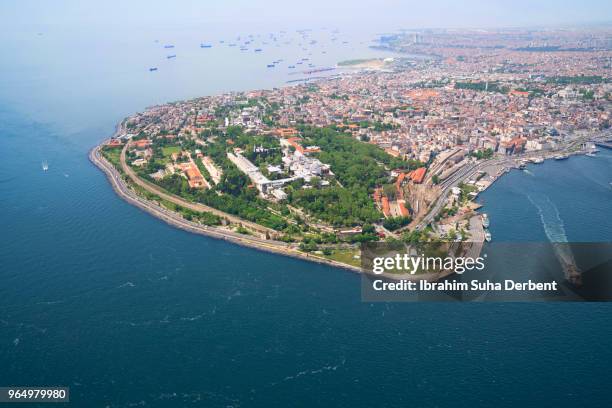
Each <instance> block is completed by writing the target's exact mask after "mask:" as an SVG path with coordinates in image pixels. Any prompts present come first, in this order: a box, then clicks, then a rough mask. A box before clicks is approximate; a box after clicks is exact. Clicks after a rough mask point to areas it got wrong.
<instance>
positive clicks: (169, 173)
mask: <svg viewBox="0 0 612 408" xmlns="http://www.w3.org/2000/svg"><path fill="white" fill-rule="evenodd" d="M611 38H612V37H611V36H610V31H609V30H606V29H601V30H597V29H595V30H590V31H586V30H541V31H537V30H532V31H525V30H522V31H521V30H514V31H499V32H489V31H483V30H480V31H472V30H463V31H446V30H444V31H443V30H440V31H435V30H425V31H419V32H416V31H415V32H403V33H401V34H394V35H387V36H382V37H381V38H380V40H379V43H378V45H377V48H382V49H388V50H393V51H396V52H400V53H402V54H404V55H405V56H402V57H396V58H385V59H363V60H354V61H342V62H339V65H338V67H337V68H338V71H341V73H335V74H334V75H332V76H330V77H327V78H323V79H317V80H309V78H305V79H304V81H303V83H301V84H299V85H293V86H286V87H282V88H274V89H272V90H258V91H251V92H242V93H229V94H223V95H217V96H210V97H202V98H198V99H194V100H189V101H180V102H174V103H169V104H166V105H161V106H155V107H151V108H149V109H147V110H146V111H144V112H142V113H138V114H136V115H133V116H131V117H129V118H127V119H126V120H124V121H123V122H122V124H121V127H120V129H119V131H118V133H117V135H116V136H115V137H114V138H113V139H111V140H110V142H108V144H107V146H106V147H104V150H103V152H104V155H105V157H106V158H108V159H109V160H110V161H111V162H112V163H113V164H114V165H115V166H116V168H117V169H119V170H120V171H121V172H123V173H124V174H126V175H127V176H131V177H132V178H131V179H130V178H129V177H127V176H125V179H126V181H127V180H131V182H132V183H133V182H134V181H135V180H136V179H138V183H137V184H139V185H140V188H141V190H142V191H137V192H138V193H139V194H141V195H143V194H148V196H146V197H145V198H148V199H153V201H157V202H158V205H160V206H161V207H165V208H166V209H169V210H172V211H176V212H178V213H180V216H181V218H183V219H186V220H187V221H189V222H191V223H196V224H203V225H206V226H208V227H209V228H215V229H217V230H218V231H224V232H226V233H229V234H232V235H233V234H235V233H237V234H239V235H244V236H245V237H244V239H247V236H256V237H257V239H260V240H262V241H270V242H283V243H284V244H285V246H283V249H282V251H286V250H288V249H289V248H290V249H291V250H293V251H295V252H296V253H303V254H306V255H308V254H310V255H311V256H313V257H319V258H323V259H329V260H334V261H339V262H342V263H344V264H347V263H348V264H351V265H354V266H358V265H359V252H358V248H357V246H356V245H355V244H356V243H359V242H366V241H377V240H397V239H401V240H408V241H410V240H418V239H421V240H423V239H424V240H443V241H444V240H446V241H476V242H482V241H484V240H490V239H491V236H490V234H489V232H488V231H487V229H486V227H488V223H489V220H488V219H487V218H486V215H479V214H478V213H476V212H475V210H476V209H477V208H478V205H477V204H475V203H473V201H472V200H473V199H474V198H475V197H476V196H477V195H478V193H479V192H480V191H483V190H484V189H486V188H487V187H488V186H489V185H490V184H491V183H493V182H494V181H495V180H496V179H497V178H498V177H499V176H501V175H502V174H503V173H504V172H506V171H507V170H508V169H509V168H513V167H518V168H521V167H522V166H524V165H525V163H527V162H533V163H541V162H542V161H543V160H544V159H546V158H555V159H557V160H562V159H564V158H566V157H568V155H569V154H574V153H583V154H589V155H593V154H595V152H596V151H597V148H596V144H597V143H605V141H606V140H607V138H608V135H609V133H608V129H609V127H610V111H611V110H610V106H611V104H612V93H611V91H612V82H611V78H612V75H611V72H612V69H611V59H612V51H610V49H611V48H610V46H611V44H610V41H612V39H611ZM160 188H161V189H162V190H159V189H160ZM160 191H164V192H168V193H170V194H172V195H173V197H174V198H175V199H177V200H186V201H174V202H173V203H172V202H168V200H165V199H163V198H160V195H159V192H160ZM173 200H174V199H173ZM190 203H199V204H201V205H203V206H202V207H192V206H191V204H190ZM250 239H251V240H253V238H250ZM239 240H242V239H240V238H239Z"/></svg>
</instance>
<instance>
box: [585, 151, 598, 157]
mask: <svg viewBox="0 0 612 408" xmlns="http://www.w3.org/2000/svg"><path fill="white" fill-rule="evenodd" d="M586 155H587V156H589V157H595V156H596V154H595V153H593V152H588V153H587V154H586Z"/></svg>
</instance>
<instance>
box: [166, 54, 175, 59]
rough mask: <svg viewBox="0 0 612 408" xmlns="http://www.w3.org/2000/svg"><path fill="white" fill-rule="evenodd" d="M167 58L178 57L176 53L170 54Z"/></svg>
mask: <svg viewBox="0 0 612 408" xmlns="http://www.w3.org/2000/svg"><path fill="white" fill-rule="evenodd" d="M166 58H168V59H172V58H176V54H172V55H168V56H167V57H166Z"/></svg>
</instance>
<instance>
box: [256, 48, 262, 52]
mask: <svg viewBox="0 0 612 408" xmlns="http://www.w3.org/2000/svg"><path fill="white" fill-rule="evenodd" d="M262 51H263V50H262V49H261V48H255V52H262Z"/></svg>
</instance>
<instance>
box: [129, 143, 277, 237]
mask: <svg viewBox="0 0 612 408" xmlns="http://www.w3.org/2000/svg"><path fill="white" fill-rule="evenodd" d="M127 147H128V144H127V143H126V145H125V146H124V147H123V149H122V150H121V156H120V161H121V168H122V169H123V171H124V172H125V174H127V175H128V177H129V178H130V179H131V180H132V181H133V182H134V183H135V184H137V185H139V186H140V187H142V188H144V189H145V190H147V191H148V192H150V193H152V194H155V195H158V196H159V197H161V198H163V199H164V200H167V201H170V202H171V203H173V204H176V205H178V206H181V207H184V208H188V209H190V210H193V211H197V212H209V213H212V214H215V215H217V216H219V217H221V218H223V219H226V220H228V221H229V222H231V223H233V224H238V225H243V226H245V227H248V228H250V229H252V230H254V231H257V232H259V233H262V234H266V236H268V237H276V236H278V235H279V233H278V231H275V230H273V229H271V228H266V227H264V226H262V225H259V224H256V223H254V222H250V221H246V220H243V219H242V218H239V217H236V216H233V215H231V214H228V213H226V212H223V211H220V210H217V209H216V208H212V207H209V206H207V205H204V204H201V203H194V202H191V201H187V200H185V199H184V198H181V197H179V196H177V195H174V194H171V193H168V192H167V191H166V190H164V189H162V188H161V187H159V186H156V185H155V184H153V183H150V182H148V181H146V180H143V179H142V178H140V177H139V176H138V174H136V172H134V170H133V169H132V168H131V167H130V166H128V164H127V161H126V158H125V154H126V151H127Z"/></svg>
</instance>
